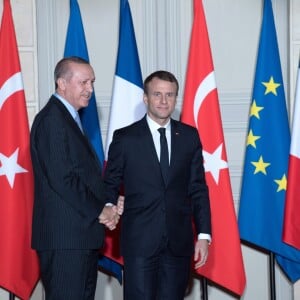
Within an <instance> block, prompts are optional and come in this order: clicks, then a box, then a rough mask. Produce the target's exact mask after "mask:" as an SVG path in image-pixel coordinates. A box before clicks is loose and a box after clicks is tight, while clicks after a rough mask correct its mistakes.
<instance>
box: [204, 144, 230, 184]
mask: <svg viewBox="0 0 300 300" xmlns="http://www.w3.org/2000/svg"><path fill="white" fill-rule="evenodd" d="M222 147H223V143H221V144H220V146H219V147H218V148H217V149H216V150H215V152H213V153H209V152H206V151H205V150H203V158H204V169H205V172H210V173H211V175H212V177H213V178H214V180H215V182H216V184H219V175H220V170H222V169H227V168H228V164H227V161H225V160H222V158H221V155H222Z"/></svg>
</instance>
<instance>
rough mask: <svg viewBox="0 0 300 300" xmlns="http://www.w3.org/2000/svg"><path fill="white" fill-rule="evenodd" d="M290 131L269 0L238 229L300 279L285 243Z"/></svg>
mask: <svg viewBox="0 0 300 300" xmlns="http://www.w3.org/2000/svg"><path fill="white" fill-rule="evenodd" d="M289 147H290V129H289V123H288V115H287V109H286V102H285V93H284V85H283V79H282V73H281V66H280V57H279V50H278V43H277V37H276V30H275V23H274V16H273V11H272V3H271V0H265V2H264V12H263V22H262V28H261V35H260V41H259V49H258V57H257V65H256V73H255V80H254V87H253V96H252V103H251V107H250V113H249V128H248V135H247V141H246V154H245V162H244V172H243V182H242V189H241V198H240V208H239V216H238V224H239V230H240V236H241V239H242V240H245V241H247V242H250V243H252V244H255V245H257V246H259V247H261V248H264V249H266V250H268V251H270V252H273V253H275V257H276V261H277V262H278V263H279V265H280V266H281V268H282V270H283V271H284V272H285V274H286V275H287V276H288V278H289V279H290V280H291V281H292V282H295V281H296V280H298V279H299V278H300V251H298V250H296V249H295V248H293V247H291V246H288V245H287V244H285V243H284V242H283V241H282V228H283V215H284V202H285V194H286V187H287V168H288V158H289Z"/></svg>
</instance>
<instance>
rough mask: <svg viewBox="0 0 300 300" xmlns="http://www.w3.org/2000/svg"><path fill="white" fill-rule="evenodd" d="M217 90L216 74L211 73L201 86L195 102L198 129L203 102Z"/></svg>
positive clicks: (195, 117)
mask: <svg viewBox="0 0 300 300" xmlns="http://www.w3.org/2000/svg"><path fill="white" fill-rule="evenodd" d="M216 88H217V85H216V80H215V72H214V71H212V72H210V73H209V74H208V75H207V76H206V77H205V78H204V79H203V80H202V81H201V83H200V84H199V86H198V88H197V91H196V95H195V101H194V121H195V124H196V127H197V128H199V127H198V114H199V111H200V107H201V105H202V102H203V101H204V100H205V98H206V96H207V95H208V94H209V93H210V92H211V91H213V90H214V89H216Z"/></svg>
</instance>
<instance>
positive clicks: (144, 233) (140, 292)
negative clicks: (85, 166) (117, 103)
mask: <svg viewBox="0 0 300 300" xmlns="http://www.w3.org/2000/svg"><path fill="white" fill-rule="evenodd" d="M177 95H178V81H177V79H176V78H175V76H174V75H173V74H171V73H169V72H167V71H157V72H154V73H152V74H151V75H149V76H148V77H147V78H146V80H145V82H144V103H145V104H146V106H147V114H146V116H145V117H144V118H142V119H141V120H139V121H137V122H136V123H134V124H132V125H130V126H128V127H125V128H122V129H119V130H116V131H115V132H114V136H113V140H112V143H111V145H110V148H109V154H108V163H107V166H106V171H105V177H104V178H105V184H106V193H107V195H108V196H107V197H108V198H109V197H111V195H114V196H113V199H116V198H117V195H118V191H119V186H120V184H121V183H122V184H123V187H124V193H125V203H124V213H123V215H122V226H121V253H122V255H123V257H124V299H125V300H182V299H183V298H184V294H185V291H186V288H187V285H188V280H189V277H190V266H191V258H192V255H193V253H194V260H195V262H196V265H195V267H196V268H198V267H201V266H202V265H203V264H205V262H206V259H207V256H208V247H209V242H210V239H211V219H210V218H211V217H210V205H209V196H208V187H207V185H206V182H205V173H204V169H203V157H202V146H201V143H200V140H199V136H198V132H197V130H196V129H195V128H193V127H191V126H188V125H185V124H183V123H181V122H178V121H175V120H173V119H171V117H170V116H171V114H172V112H173V111H174V109H175V104H176V98H177ZM124 97H125V99H124V101H126V95H124ZM160 128H164V129H162V130H161V129H160ZM159 131H165V133H166V134H165V135H166V137H164V135H163V134H162V135H161V134H160V132H159ZM161 139H162V140H161ZM165 139H166V140H167V141H166V140H165ZM165 143H166V144H167V146H166V145H165ZM193 223H194V225H195V230H196V233H197V235H198V236H197V241H196V242H195V244H194V235H193Z"/></svg>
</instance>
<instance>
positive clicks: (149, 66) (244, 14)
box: [0, 0, 300, 300]
mask: <svg viewBox="0 0 300 300" xmlns="http://www.w3.org/2000/svg"><path fill="white" fill-rule="evenodd" d="M11 2H12V8H13V11H14V13H15V24H16V31H17V38H18V42H19V46H20V51H21V61H22V69H23V75H24V77H25V91H26V97H27V102H28V110H29V115H30V120H32V119H33V116H34V114H35V113H36V112H37V111H38V110H39V107H41V106H43V105H44V104H45V103H46V101H47V100H48V98H49V96H50V95H51V93H52V92H53V90H54V84H53V75H52V74H53V69H54V66H55V63H56V61H57V60H58V59H60V58H61V57H62V55H63V49H64V43H65V36H66V27H67V22H68V18H69V1H68V0H51V1H49V0H23V1H18V0H11ZM129 2H130V6H131V10H132V16H133V21H134V25H135V31H136V38H137V43H138V48H139V55H140V62H141V68H142V73H143V77H145V76H146V75H148V74H149V73H150V72H152V71H153V70H156V69H161V68H164V69H168V70H170V71H171V72H174V73H175V74H176V75H177V77H178V79H179V83H180V87H181V89H180V93H179V99H178V100H179V101H178V104H177V109H176V113H175V118H178V117H179V113H180V110H181V104H182V92H183V87H184V80H185V70H186V63H187V53H188V47H189V37H190V30H191V25H192V0H144V1H143V0H129ZM78 3H79V5H80V8H81V14H82V18H83V23H84V27H85V32H86V40H87V44H88V49H89V56H90V61H91V63H92V65H93V67H94V69H95V73H96V83H95V92H96V99H97V103H98V112H99V118H100V124H101V130H102V135H103V141H104V144H105V139H106V132H107V125H108V114H109V108H110V98H111V90H112V81H113V76H114V71H115V63H116V53H117V43H118V20H119V19H118V18H119V15H118V14H119V1H118V0H109V1H108V0H78ZM203 4H204V8H205V12H206V18H207V25H208V30H209V34H210V40H211V48H212V54H213V59H214V66H215V73H216V80H217V85H218V92H219V99H220V105H221V113H222V119H223V128H224V134H225V142H226V146H227V154H228V162H229V168H230V174H231V182H232V189H233V195H234V201H235V207H236V208H238V204H239V203H238V201H239V192H240V182H241V172H242V165H243V157H244V143H245V139H246V130H247V125H248V110H249V105H250V101H251V94H252V84H253V77H254V71H255V63H256V52H257V48H258V38H259V32H260V26H261V17H262V4H263V1H262V0H251V1H250V0H226V1H224V0H203ZM289 4H290V7H289ZM35 8H36V12H37V14H36V16H35V14H34V13H35ZM25 9H26V11H29V12H30V13H27V14H25V13H23V12H24V10H25ZM273 9H274V15H275V22H276V25H277V34H278V39H279V46H280V54H281V62H282V69H283V76H284V80H285V85H286V88H285V90H286V92H287V99H288V102H289V103H290V104H291V105H292V102H293V100H290V99H293V98H292V97H289V94H291V95H293V88H294V82H295V72H296V67H297V61H298V54H299V53H298V52H299V48H300V47H299V45H300V21H299V20H300V18H299V14H300V0H291V1H282V0H273ZM24 18H25V19H24ZM35 18H36V20H35ZM35 21H37V23H36V22H35ZM36 24H37V26H36ZM288 25H290V28H291V29H290V30H289V26H288ZM36 31H37V32H36ZM37 61H38V64H37V63H36V62H37ZM289 66H291V68H290V67H289ZM37 79H38V80H37ZM37 91H38V93H37ZM242 250H243V256H244V262H245V268H246V275H247V287H246V291H245V294H244V296H243V297H242V299H244V300H253V299H255V300H265V299H268V298H269V281H268V256H267V255H266V254H264V253H261V252H258V251H256V250H254V249H252V248H249V247H247V246H243V248H242ZM0 271H1V266H0ZM224 272H226V270H224ZM299 285H300V284H299ZM299 289H300V288H298V291H297V288H296V289H295V299H297V297H300V295H299V294H300V291H299ZM276 291H277V299H278V300H289V299H293V289H292V286H291V285H290V284H289V282H288V281H287V280H286V279H285V276H284V275H283V274H282V273H281V272H280V270H278V268H276ZM208 292H209V299H210V300H227V299H228V300H230V299H236V298H234V297H233V296H230V295H229V294H226V293H225V292H223V291H221V290H219V289H217V288H216V287H214V286H209V290H208ZM297 293H298V294H297ZM297 295H298V296H297ZM42 297H43V296H42V287H41V285H39V286H38V288H37V289H36V290H35V293H34V295H33V297H32V300H41V299H43V298H42ZM0 299H3V300H4V299H8V298H7V296H6V294H5V292H3V291H2V292H1V291H0ZM96 299H105V300H121V299H122V288H121V287H120V286H119V284H118V282H117V281H116V280H115V279H114V278H110V277H108V276H106V275H104V274H102V273H99V278H98V286H97V293H96ZM186 299H187V300H196V299H200V287H199V281H198V280H194V282H193V288H192V292H191V294H190V295H189V296H187V297H186Z"/></svg>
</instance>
